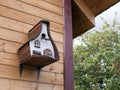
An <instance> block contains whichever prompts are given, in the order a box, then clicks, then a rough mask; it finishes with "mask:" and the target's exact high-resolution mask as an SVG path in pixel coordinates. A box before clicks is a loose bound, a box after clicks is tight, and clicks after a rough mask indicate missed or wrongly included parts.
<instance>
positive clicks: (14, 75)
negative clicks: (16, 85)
mask: <svg viewBox="0 0 120 90" xmlns="http://www.w3.org/2000/svg"><path fill="white" fill-rule="evenodd" d="M0 72H1V73H0V77H1V78H9V79H16V80H26V81H33V82H36V81H37V69H35V68H24V69H23V73H22V76H21V77H20V76H19V67H13V66H6V65H0ZM38 82H42V83H50V84H58V85H63V74H57V73H50V72H44V71H41V73H40V76H39V80H38Z"/></svg>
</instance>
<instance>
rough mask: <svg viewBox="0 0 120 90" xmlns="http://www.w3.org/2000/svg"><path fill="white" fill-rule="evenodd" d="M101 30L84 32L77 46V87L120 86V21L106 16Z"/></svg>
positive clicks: (105, 89)
mask: <svg viewBox="0 0 120 90" xmlns="http://www.w3.org/2000/svg"><path fill="white" fill-rule="evenodd" d="M102 20H103V22H104V25H103V26H102V27H101V28H100V29H101V30H100V31H98V30H94V31H93V30H92V31H89V32H87V33H85V34H83V35H82V36H80V42H82V44H81V45H77V46H74V78H75V80H74V82H75V90H120V23H118V22H117V20H116V16H115V18H114V20H113V23H112V24H108V23H107V22H106V21H105V20H104V19H103V18H102Z"/></svg>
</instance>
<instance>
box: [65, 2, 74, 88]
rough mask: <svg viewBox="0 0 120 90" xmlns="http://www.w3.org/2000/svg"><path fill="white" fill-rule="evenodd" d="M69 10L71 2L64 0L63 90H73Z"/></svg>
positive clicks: (70, 17) (70, 10)
mask: <svg viewBox="0 0 120 90" xmlns="http://www.w3.org/2000/svg"><path fill="white" fill-rule="evenodd" d="M71 8H72V6H71V0H64V85H65V86H64V90H74V71H73V50H72V48H73V47H72V9H71Z"/></svg>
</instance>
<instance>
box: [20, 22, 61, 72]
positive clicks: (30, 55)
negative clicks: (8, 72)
mask: <svg viewBox="0 0 120 90" xmlns="http://www.w3.org/2000/svg"><path fill="white" fill-rule="evenodd" d="M18 54H19V58H20V73H21V72H22V68H23V67H22V66H23V65H31V66H36V67H38V68H39V69H40V68H42V67H44V66H46V65H49V64H51V63H54V62H56V61H57V60H59V54H58V50H57V47H56V45H55V43H54V42H53V40H52V38H51V35H50V31H49V22H48V21H45V20H42V21H40V22H39V23H38V24H37V25H35V26H34V27H33V28H32V29H31V30H30V31H29V32H28V42H27V43H25V44H24V45H23V46H22V47H20V48H19V49H18Z"/></svg>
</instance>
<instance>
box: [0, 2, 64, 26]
mask: <svg viewBox="0 0 120 90" xmlns="http://www.w3.org/2000/svg"><path fill="white" fill-rule="evenodd" d="M0 4H1V5H4V6H7V7H10V8H13V9H16V10H19V11H22V12H25V13H29V14H31V15H35V16H38V17H41V18H45V19H48V20H51V21H54V22H57V23H60V24H63V17H62V16H61V15H57V14H55V13H52V12H49V11H46V10H43V9H40V8H37V7H34V6H31V5H28V4H25V3H22V2H19V1H18V0H0Z"/></svg>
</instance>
